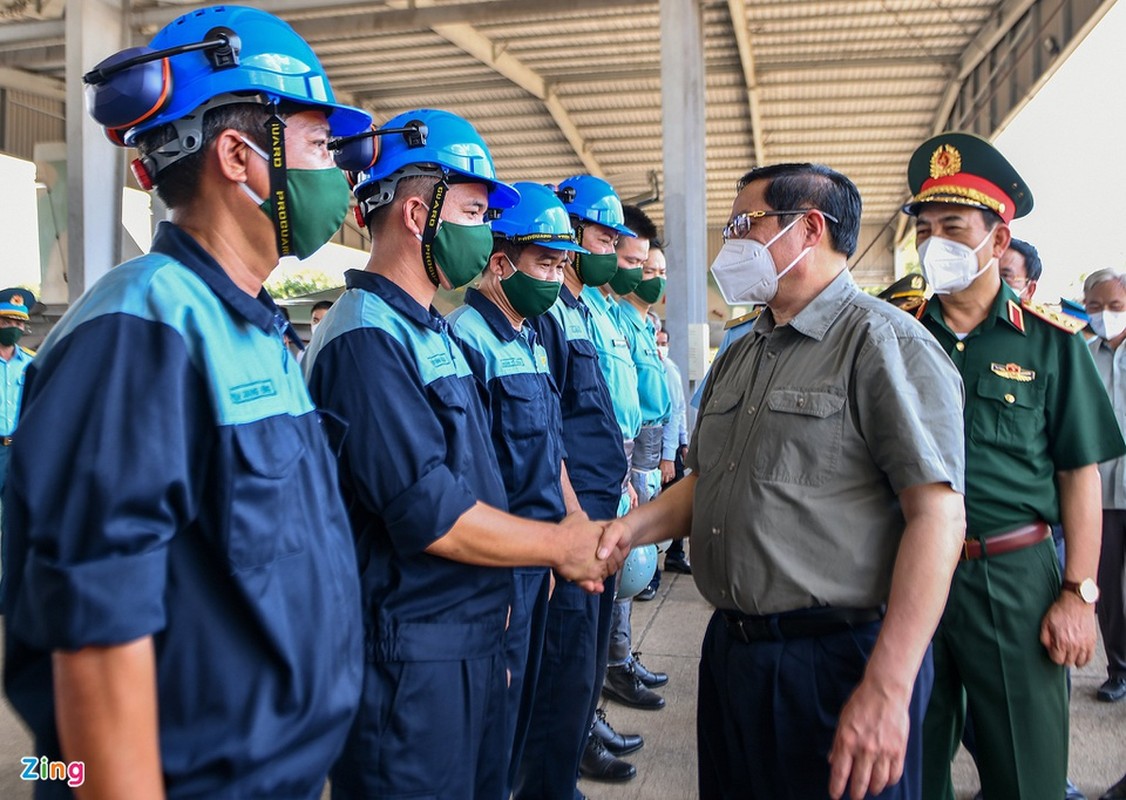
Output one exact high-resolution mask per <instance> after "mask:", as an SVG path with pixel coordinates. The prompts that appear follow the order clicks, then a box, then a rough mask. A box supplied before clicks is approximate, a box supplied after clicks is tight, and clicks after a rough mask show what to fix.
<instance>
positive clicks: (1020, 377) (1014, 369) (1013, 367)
mask: <svg viewBox="0 0 1126 800" xmlns="http://www.w3.org/2000/svg"><path fill="white" fill-rule="evenodd" d="M989 369H990V370H991V371H992V372H993V374H994V375H999V376H1001V377H1002V378H1007V379H1008V380H1010V381H1017V382H1018V383H1029V382H1030V381H1032V379H1033V378H1035V377H1036V373H1035V372H1033V371H1032V370H1030V369H1025V368H1024V367H1022V366H1021V365H1020V364H1013V363H1008V364H998V363H997V362H996V361H994V362H993V363H992V364H990V365H989Z"/></svg>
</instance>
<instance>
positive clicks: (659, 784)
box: [0, 574, 1126, 800]
mask: <svg viewBox="0 0 1126 800" xmlns="http://www.w3.org/2000/svg"><path fill="white" fill-rule="evenodd" d="M710 613H711V609H710V607H709V606H708V605H707V604H706V603H705V602H704V601H703V599H702V598H701V597H700V595H699V593H698V592H697V591H696V587H695V585H694V584H693V583H692V579H691V578H690V577H687V576H683V575H671V574H666V575H665V576H664V580H663V582H662V585H661V590H660V592H659V593H658V595H657V597H656V598H655V599H654V600H652V601H651V602H648V603H635V604H634V612H633V630H634V646H635V648H636V649H638V650H640V651H641V652H642V660H643V662H644V663H645V664H646V665H647V666H648V667H650V668H651V669H655V670H661V671H664V672H668V673H669V675H670V680H669V683H668V685H667V686H666V687H664V688H663V689H662V692H661V693H662V694H663V695H664V698H665V700H666V703H667V705H666V707H665V708H664V709H662V710H660V711H655V712H650V711H637V710H634V709H630V708H626V707H624V706H620V705H616V704H614V703H608V704H606V707H607V710H608V712H609V715H610V722H611V724H613V725H614V726H615V727H616V728H617V729H618V730H620V731H624V732H631V733H635V732H639V733H642V734H644V736H645V747H644V748H642V749H641V750H640V751H638V752H637V753H634V754H632V755H630V756H629V757H628V760H630V761H631V762H632V763H633V764H634V765H636V766H637V771H638V775H637V777H636V778H635V779H634V780H632V781H630V782H629V783H625V784H600V783H594V782H592V781H582V782H580V788H581V790H582V791H583V792H584V793H585V794H586V795H587V796H588V797H589V798H590V799H591V800H666V799H667V800H685V798H692V797H695V796H696V744H695V742H696V732H695V705H696V669H697V664H698V661H699V652H700V641H701V639H702V638H703V635H704V626H705V625H706V623H707V620H708V617H709V615H710ZM1105 663H1106V662H1105V658H1104V657H1103V654H1102V652H1101V649H1100V652H1099V654H1098V655H1097V656H1096V658H1095V659H1094V660H1093V661H1092V663H1091V664H1090V665H1088V666H1087V667H1085V668H1084V669H1082V670H1077V671H1075V672H1074V673H1073V675H1072V681H1073V685H1074V690H1073V696H1072V701H1071V778H1072V780H1074V781H1075V782H1076V783H1077V784H1078V785H1079V788H1080V789H1082V790H1083V791H1084V792H1086V794H1087V796H1088V798H1089V800H1096V798H1098V796H1099V795H1100V794H1101V793H1102V792H1104V791H1106V789H1107V787H1108V786H1110V785H1111V784H1113V783H1114V782H1115V781H1116V780H1118V778H1119V777H1121V775H1122V773H1123V772H1124V771H1126V702H1122V703H1118V704H1113V705H1111V704H1107V703H1100V702H1098V701H1096V700H1095V690H1096V689H1097V688H1098V686H1099V684H1100V683H1101V682H1102V680H1103V678H1104V676H1105V672H1104V670H1105ZM30 755H35V753H34V752H33V749H32V744H31V741H30V739H29V738H28V736H27V733H26V731H25V729H24V728H23V726H22V724H21V723H20V722H19V721H18V720H17V719H16V718H15V716H14V714H13V712H12V710H11V708H10V707H9V706H8V704H7V702H6V701H4V702H3V703H2V704H0V798H2V799H3V800H19V798H28V797H31V786H30V785H29V784H27V783H24V782H22V781H21V780H20V779H19V774H20V758H22V757H24V756H30ZM954 770H955V778H956V782H957V787H958V800H971V798H972V797H973V794H974V792H975V791H976V790H977V776H976V773H975V771H974V767H973V765H972V762H970V760H969V758H968V757H967V756H966V755H965V753H962V754H960V755H959V756H958V759H957V760H956V761H955V764H954ZM326 796H327V794H326Z"/></svg>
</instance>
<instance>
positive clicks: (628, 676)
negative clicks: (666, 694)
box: [602, 661, 665, 711]
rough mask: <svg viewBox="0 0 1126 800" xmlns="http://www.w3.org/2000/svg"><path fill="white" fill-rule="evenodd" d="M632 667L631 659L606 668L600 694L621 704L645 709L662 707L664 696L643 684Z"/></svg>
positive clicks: (650, 709) (654, 709)
mask: <svg viewBox="0 0 1126 800" xmlns="http://www.w3.org/2000/svg"><path fill="white" fill-rule="evenodd" d="M633 667H634V665H633V662H632V661H631V662H627V663H625V664H619V665H618V666H613V667H610V668H609V669H607V670H606V680H605V681H603V682H602V694H604V695H606V696H607V697H609V698H610V699H611V700H617V701H618V702H619V703H622V704H623V705H627V706H630V707H632V708H640V709H644V710H645V711H656V710H657V709H659V708H664V707H665V698H663V697H661V696H660V695H659V694H657V693H656V692H654V691H652V690H650V689H649V688H648V687H647V686H646V685H645V684H643V683H642V682H641V678H639V677H638V676H637V672H636V671H634V668H633Z"/></svg>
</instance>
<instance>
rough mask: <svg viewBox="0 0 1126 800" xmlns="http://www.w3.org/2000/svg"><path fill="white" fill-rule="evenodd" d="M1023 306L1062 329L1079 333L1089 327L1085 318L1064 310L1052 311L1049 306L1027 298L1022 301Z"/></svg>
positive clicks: (1034, 314) (1032, 313) (1029, 311)
mask: <svg viewBox="0 0 1126 800" xmlns="http://www.w3.org/2000/svg"><path fill="white" fill-rule="evenodd" d="M1021 308H1023V309H1024V310H1025V311H1027V312H1028V313H1029V314H1031V315H1032V316H1034V317H1037V318H1039V319H1042V320H1044V321H1045V322H1047V323H1048V324H1049V325H1051V326H1052V327H1054V328H1059V329H1060V330H1061V331H1067V332H1068V333H1079V331H1081V330H1083V329H1084V328H1085V327H1087V323H1086V322H1084V321H1083V320H1081V319H1076V318H1075V317H1073V316H1071V315H1070V314H1064V313H1063V312H1062V311H1052V310H1051V309H1050V308H1048V307H1047V306H1042V305H1040V304H1039V303H1030V302H1028V301H1027V300H1025V301H1023V302H1022V303H1021Z"/></svg>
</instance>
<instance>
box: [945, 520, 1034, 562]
mask: <svg viewBox="0 0 1126 800" xmlns="http://www.w3.org/2000/svg"><path fill="white" fill-rule="evenodd" d="M1051 535H1052V529H1051V528H1050V527H1048V523H1046V522H1030V523H1029V524H1028V525H1021V526H1020V527H1019V528H1013V529H1012V530H1011V531H1006V532H1005V533H999V534H997V535H996V536H990V537H989V538H988V539H966V541H965V542H963V544H962V561H972V560H973V559H975V558H986V557H990V556H1000V555H1004V554H1005V553H1012V552H1014V551H1016V550H1023V549H1024V548H1026V547H1032V546H1033V545H1036V544H1040V542H1042V541H1044V540H1045V539H1047V538H1048V537H1049V536H1051Z"/></svg>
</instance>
